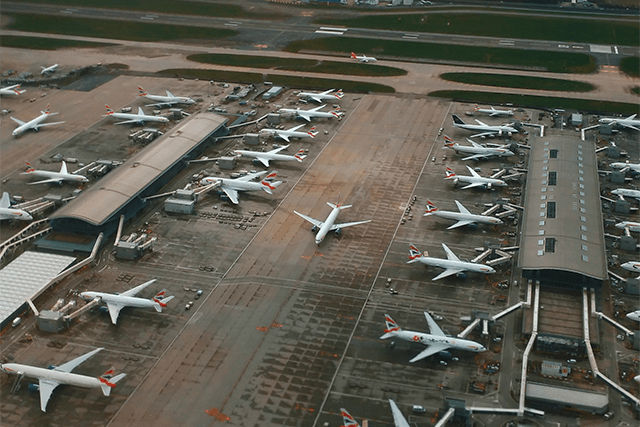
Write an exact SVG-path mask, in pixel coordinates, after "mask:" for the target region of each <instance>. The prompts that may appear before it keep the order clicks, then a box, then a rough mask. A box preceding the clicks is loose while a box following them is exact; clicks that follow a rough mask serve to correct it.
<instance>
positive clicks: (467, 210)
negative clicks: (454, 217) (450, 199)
mask: <svg viewBox="0 0 640 427" xmlns="http://www.w3.org/2000/svg"><path fill="white" fill-rule="evenodd" d="M454 202H456V206H457V207H458V210H459V211H460V213H464V214H471V212H469V209H467V208H465V207H464V206H462V203H460V202H459V201H457V200H454Z"/></svg>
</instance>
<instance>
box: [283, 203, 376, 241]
mask: <svg viewBox="0 0 640 427" xmlns="http://www.w3.org/2000/svg"><path fill="white" fill-rule="evenodd" d="M327 204H328V205H329V206H331V208H332V209H333V210H332V211H331V213H330V214H329V216H328V217H327V219H325V220H324V222H322V221H319V220H317V219H313V218H311V217H308V216H306V215H303V214H301V213H300V212H296V211H293V212H295V214H296V215H298V216H299V217H301V218H303V219H305V220H307V221H309V222H310V223H311V224H313V227H312V228H311V231H313V232H314V233H316V239H315V240H316V245H319V244H320V243H322V241H323V240H324V238H325V237H326V236H327V234H328V233H329V232H330V231H333V232H334V233H335V235H336V236H339V235H340V233H341V232H342V229H343V228H347V227H351V226H352V225H358V224H365V223H367V222H371V220H370V219H368V220H366V221H355V222H343V223H341V224H335V221H336V218H337V217H338V214H339V213H340V211H341V210H343V209H347V208H350V207H351V206H352V205H347V206H342V205H341V204H339V203H338V204H337V205H334V204H333V203H329V202H327Z"/></svg>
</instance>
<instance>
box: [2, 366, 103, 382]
mask: <svg viewBox="0 0 640 427" xmlns="http://www.w3.org/2000/svg"><path fill="white" fill-rule="evenodd" d="M0 369H1V370H3V371H4V372H6V373H8V374H12V375H24V376H27V377H29V378H36V379H39V380H49V381H55V382H57V383H60V384H67V385H73V386H77V387H84V388H100V387H101V385H102V383H101V382H100V380H99V379H98V378H94V377H89V376H86V375H80V374H74V373H72V372H60V371H56V370H53V369H45V368H39V367H37V366H29V365H23V364H20V363H5V364H3V365H0Z"/></svg>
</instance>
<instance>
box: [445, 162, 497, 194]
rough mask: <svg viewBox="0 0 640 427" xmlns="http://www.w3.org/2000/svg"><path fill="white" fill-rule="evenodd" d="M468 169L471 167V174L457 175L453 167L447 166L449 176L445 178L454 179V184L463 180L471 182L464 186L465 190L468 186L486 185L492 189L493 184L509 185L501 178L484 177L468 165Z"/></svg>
mask: <svg viewBox="0 0 640 427" xmlns="http://www.w3.org/2000/svg"><path fill="white" fill-rule="evenodd" d="M467 169H469V172H470V173H471V176H468V175H456V173H455V172H454V171H453V169H451V168H450V167H449V166H447V170H446V171H445V172H446V174H447V177H446V178H445V179H452V180H453V184H454V185H458V183H459V182H462V183H464V184H469V185H466V186H464V187H462V189H463V190H466V189H467V188H473V187H486V188H487V189H491V187H493V186H497V187H506V186H507V183H506V182H504V181H503V180H501V179H497V178H493V177H489V178H483V177H481V176H480V175H479V174H478V172H476V171H474V170H473V169H472V168H470V167H469V166H467Z"/></svg>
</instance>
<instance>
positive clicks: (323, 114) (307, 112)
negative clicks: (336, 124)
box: [279, 108, 337, 119]
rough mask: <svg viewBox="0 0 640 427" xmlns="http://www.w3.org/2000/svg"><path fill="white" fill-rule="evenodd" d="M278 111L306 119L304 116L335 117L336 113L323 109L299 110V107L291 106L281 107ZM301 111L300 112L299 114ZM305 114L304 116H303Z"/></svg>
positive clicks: (310, 117)
mask: <svg viewBox="0 0 640 427" xmlns="http://www.w3.org/2000/svg"><path fill="white" fill-rule="evenodd" d="M279 112H280V113H284V114H293V115H294V116H296V117H302V118H304V119H306V117H309V119H313V118H314V117H315V118H326V119H331V118H333V117H336V114H337V113H334V112H332V111H331V112H325V111H310V110H300V109H299V108H297V109H292V108H281V109H280V110H279ZM301 113H302V114H301ZM305 116H306V117H305Z"/></svg>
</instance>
